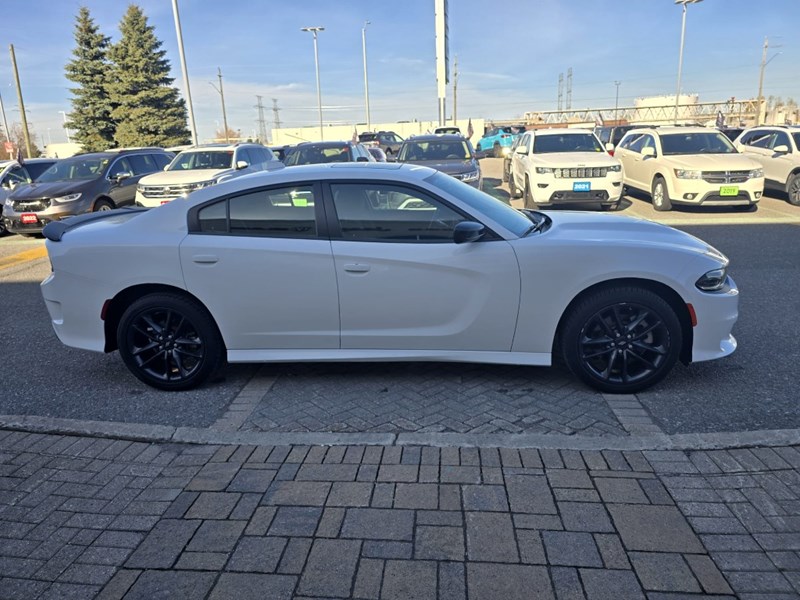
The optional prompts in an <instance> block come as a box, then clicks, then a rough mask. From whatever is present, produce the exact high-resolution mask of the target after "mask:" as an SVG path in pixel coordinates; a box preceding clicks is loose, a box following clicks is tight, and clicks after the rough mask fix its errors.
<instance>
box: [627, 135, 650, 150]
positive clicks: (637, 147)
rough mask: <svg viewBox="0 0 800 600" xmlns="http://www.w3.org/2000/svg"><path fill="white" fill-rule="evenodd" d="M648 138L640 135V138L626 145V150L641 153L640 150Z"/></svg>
mask: <svg viewBox="0 0 800 600" xmlns="http://www.w3.org/2000/svg"><path fill="white" fill-rule="evenodd" d="M648 137H649V136H646V135H640V136H637V137H636V138H635V139H634V138H632V139H631V141H630V142H629V143H628V145H627V149H628V150H630V151H631V152H638V153H641V152H642V148H643V147H644V143H645V142H646V141H647V138H648Z"/></svg>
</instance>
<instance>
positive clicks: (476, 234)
mask: <svg viewBox="0 0 800 600" xmlns="http://www.w3.org/2000/svg"><path fill="white" fill-rule="evenodd" d="M485 231H486V228H485V227H484V226H483V225H481V224H480V223H476V222H475V221H461V222H460V223H457V224H456V226H455V229H453V241H454V242H455V243H456V244H463V243H465V242H477V241H478V240H479V239H481V238H482V237H483V234H484V232H485Z"/></svg>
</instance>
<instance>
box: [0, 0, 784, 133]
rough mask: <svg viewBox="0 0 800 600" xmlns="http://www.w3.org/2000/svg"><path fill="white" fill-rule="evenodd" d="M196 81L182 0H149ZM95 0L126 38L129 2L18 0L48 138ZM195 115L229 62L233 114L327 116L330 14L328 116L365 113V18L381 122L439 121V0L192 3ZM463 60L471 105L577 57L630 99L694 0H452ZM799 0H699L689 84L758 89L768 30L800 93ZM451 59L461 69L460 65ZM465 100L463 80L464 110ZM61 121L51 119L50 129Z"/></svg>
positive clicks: (213, 116) (8, 11) (23, 59)
mask: <svg viewBox="0 0 800 600" xmlns="http://www.w3.org/2000/svg"><path fill="white" fill-rule="evenodd" d="M138 4H139V5H140V6H141V7H142V8H143V10H144V12H145V14H146V15H147V17H148V20H149V23H150V24H151V25H154V26H155V28H156V35H157V36H158V38H159V39H160V40H161V41H162V42H163V44H164V46H163V47H164V49H165V50H166V51H167V57H168V58H169V60H170V62H171V65H172V71H173V75H174V76H175V77H176V82H175V83H176V85H179V86H180V87H181V89H182V80H181V72H180V62H179V58H178V52H177V41H176V36H175V27H174V23H173V18H172V5H171V1H170V0H141V1H140V2H138ZM81 5H86V6H87V7H88V8H89V10H90V12H91V14H92V16H93V18H94V19H95V21H96V22H97V24H98V25H99V26H100V28H101V29H102V31H103V32H104V33H105V34H106V35H109V36H111V37H112V40H116V39H117V38H118V36H119V32H118V23H119V21H120V19H121V17H122V15H123V14H124V12H125V10H126V8H127V5H128V3H127V2H124V1H121V0H85V2H79V1H77V0H59V1H56V0H4V2H3V27H2V33H0V39H2V40H3V41H4V44H3V49H2V50H3V52H2V53H0V93H2V96H3V100H4V102H5V107H6V113H7V116H8V120H9V122H14V121H19V117H20V115H19V109H18V106H17V100H16V93H15V91H14V88H13V86H12V82H13V75H12V71H11V62H10V58H9V54H8V45H9V44H10V43H13V44H14V46H15V49H16V52H17V62H18V65H19V70H20V77H21V79H22V86H23V92H24V94H25V103H26V108H27V112H28V115H29V120H30V121H31V122H32V123H33V128H34V130H35V132H36V134H37V136H38V139H39V140H40V141H44V142H46V141H47V138H48V136H49V137H50V139H51V140H52V141H53V142H58V141H64V140H65V138H64V133H63V129H62V128H61V121H60V120H61V116H60V114H59V112H58V111H61V110H64V111H69V110H70V102H69V98H70V94H69V85H70V82H68V81H67V80H66V79H65V77H64V65H65V64H66V63H67V62H68V61H69V60H70V59H71V52H72V49H73V47H74V39H73V31H74V22H75V15H77V13H78V9H79V7H80V6H81ZM179 5H180V10H181V20H182V25H183V35H184V42H185V48H186V54H187V62H188V67H189V74H190V81H191V86H192V95H193V97H194V105H195V117H196V119H197V124H198V133H199V135H200V137H201V138H207V137H210V136H212V135H213V131H214V129H215V127H216V122H218V121H221V109H220V103H219V95H218V94H217V92H215V91H214V89H213V88H212V87H211V86H210V85H209V83H208V82H209V81H214V82H216V70H217V67H221V68H222V72H223V76H224V86H225V100H226V104H227V108H228V122H229V125H230V126H231V127H233V128H235V129H242V131H243V132H245V133H250V132H252V131H253V130H255V129H256V128H257V123H256V118H257V114H256V109H255V103H256V95H257V94H258V95H262V96H264V99H265V104H266V105H267V107H268V110H267V119H268V125H271V124H272V110H271V107H272V101H271V99H272V98H277V99H278V106H279V107H280V109H281V111H280V118H281V121H282V122H283V123H284V125H286V126H299V125H306V124H307V125H313V124H314V123H316V119H317V112H316V110H317V99H316V87H315V80H314V53H313V44H312V37H311V34H309V33H304V32H301V31H300V28H301V27H303V26H315V25H320V26H324V27H325V31H323V32H321V33H320V37H319V61H320V73H321V87H322V101H323V106H324V107H325V119H326V121H330V122H344V123H356V122H363V121H364V88H363V70H362V55H361V27H362V26H363V23H364V21H365V20H369V21H371V25H369V27H368V29H367V50H368V59H369V85H370V104H371V108H372V120H373V122H379V121H384V120H386V121H394V120H411V119H419V120H432V119H436V118H437V102H436V94H437V92H436V77H435V46H434V20H433V5H434V2H433V0H334V1H332V0H299V1H295V2H286V1H278V0H227V1H223V2H221V1H220V0H214V1H212V0H180V1H179ZM449 10H450V58H451V63H452V59H453V58H454V57H455V56H456V55H457V56H458V71H459V78H458V115H459V117H469V116H471V117H484V118H497V119H501V118H515V117H518V116H520V115H521V114H522V113H523V112H525V111H527V110H547V109H554V108H555V107H556V101H557V82H558V74H559V73H561V72H563V73H565V74H566V72H567V69H568V68H569V67H572V69H573V96H572V106H573V108H589V107H597V108H602V107H613V106H614V93H615V86H614V83H613V82H614V80H619V81H621V82H622V84H621V86H620V89H619V93H620V106H625V105H628V104H631V103H632V102H633V99H634V98H636V97H640V96H648V95H659V94H674V92H675V85H676V76H677V63H678V47H679V42H680V23H681V9H680V7H679V6H676V5H675V4H674V3H673V0H495V1H494V2H487V1H486V0H450V2H449ZM798 16H800V2H798V0H760V1H756V0H704V1H703V2H700V3H698V4H693V5H690V6H689V7H688V17H687V28H686V44H685V54H684V74H683V85H682V90H683V91H684V92H686V93H697V94H699V95H700V99H701V101H716V100H725V99H728V98H730V97H731V96H735V97H736V98H752V97H755V96H756V95H757V91H758V73H759V64H760V61H761V50H762V44H763V41H764V37H765V36H768V37H769V38H770V44H771V45H776V46H777V45H781V47H780V48H776V49H774V50H773V49H771V50H770V52H769V55H768V56H769V57H772V56H773V55H774V54H776V53H778V52H780V53H781V54H780V55H778V56H777V57H775V59H774V60H773V61H772V62H770V63H769V65H768V66H767V69H766V77H765V91H764V94H765V96H769V95H775V96H781V97H783V98H787V97H793V98H795V99H796V100H800V77H798V72H797V71H798V65H800V41H798V36H797V31H798V29H797V17H798ZM452 71H453V69H452V64H451V75H452ZM450 110H452V86H451V87H450V89H449V91H448V112H449V111H450ZM48 129H49V132H48Z"/></svg>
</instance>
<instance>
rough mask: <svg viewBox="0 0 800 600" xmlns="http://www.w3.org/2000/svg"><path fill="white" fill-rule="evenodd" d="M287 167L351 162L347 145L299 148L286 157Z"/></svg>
mask: <svg viewBox="0 0 800 600" xmlns="http://www.w3.org/2000/svg"><path fill="white" fill-rule="evenodd" d="M285 162H286V166H287V167H293V166H295V165H317V164H320V163H330V162H351V160H350V148H349V147H348V146H347V144H341V145H339V144H336V145H333V146H316V145H315V146H302V147H300V146H298V147H297V148H295V149H294V150H292V152H291V154H288V155H287V156H286V161H285Z"/></svg>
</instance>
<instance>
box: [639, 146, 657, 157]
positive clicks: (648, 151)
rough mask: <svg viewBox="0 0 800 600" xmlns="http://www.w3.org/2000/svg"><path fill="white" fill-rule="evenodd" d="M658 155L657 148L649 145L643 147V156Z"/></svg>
mask: <svg viewBox="0 0 800 600" xmlns="http://www.w3.org/2000/svg"><path fill="white" fill-rule="evenodd" d="M655 155H656V149H655V148H653V147H651V146H648V147H647V148H642V156H643V157H644V158H648V157H650V158H653V157H654V156H655Z"/></svg>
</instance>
